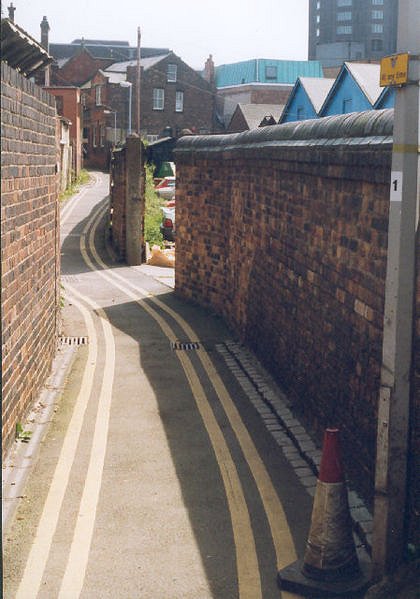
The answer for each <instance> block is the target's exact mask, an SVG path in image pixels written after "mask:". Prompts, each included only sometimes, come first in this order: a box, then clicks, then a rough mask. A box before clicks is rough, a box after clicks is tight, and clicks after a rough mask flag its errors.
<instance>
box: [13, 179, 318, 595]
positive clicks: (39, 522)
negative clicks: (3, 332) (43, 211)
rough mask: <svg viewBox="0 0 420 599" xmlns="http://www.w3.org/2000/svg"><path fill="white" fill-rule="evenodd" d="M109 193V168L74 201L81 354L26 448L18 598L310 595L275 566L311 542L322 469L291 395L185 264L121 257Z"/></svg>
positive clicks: (73, 329)
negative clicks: (300, 441)
mask: <svg viewBox="0 0 420 599" xmlns="http://www.w3.org/2000/svg"><path fill="white" fill-rule="evenodd" d="M107 193H108V177H107V176H106V175H103V174H100V173H95V174H94V178H93V182H92V183H91V184H89V185H88V186H87V187H85V188H83V190H82V191H81V192H80V193H79V194H78V195H77V196H75V197H74V198H72V199H71V200H70V201H69V202H68V203H67V204H66V205H65V206H64V208H63V210H62V284H63V287H64V290H63V294H64V298H65V306H64V309H63V339H62V342H63V347H62V350H60V351H61V352H62V353H64V354H65V355H66V356H67V360H68V362H69V364H70V366H69V369H68V371H67V375H66V378H65V380H64V381H63V383H62V384H61V385H58V386H59V387H62V389H61V392H60V393H59V394H58V396H57V398H56V400H55V403H54V404H53V409H52V410H51V416H50V417H48V419H51V422H50V424H49V427H48V430H47V432H46V433H45V435H44V436H43V438H42V440H41V442H40V443H39V446H37V445H36V443H35V440H34V439H33V440H31V441H30V443H29V444H28V445H27V446H26V447H25V451H26V457H25V459H26V460H29V461H30V462H31V465H30V468H29V470H30V475H29V476H28V479H27V481H26V483H25V486H24V487H22V490H21V492H20V494H19V495H18V497H17V498H15V500H14V501H15V502H16V503H17V508H16V510H15V511H14V513H13V514H11V516H10V518H9V521H8V523H7V524H6V528H5V538H4V596H5V597H6V598H9V599H12V598H16V599H52V598H56V597H58V598H60V599H77V598H79V597H82V598H84V599H90V598H99V599H106V598H113V599H207V598H209V599H210V598H212V599H236V598H239V599H274V598H279V597H283V598H288V599H290V598H292V597H296V595H292V594H290V593H286V592H283V593H282V594H281V593H280V591H279V590H278V588H277V583H276V575H277V571H278V569H279V568H281V567H284V566H286V565H288V564H289V563H291V562H292V561H294V560H295V559H296V556H297V555H300V556H301V555H302V553H303V550H304V545H305V541H306V536H307V529H308V525H309V519H310V513H311V509H312V497H311V491H312V490H313V486H314V482H315V480H314V477H313V474H312V472H311V470H310V469H309V468H308V466H307V464H306V463H305V462H302V460H300V458H299V455H298V454H297V451H296V449H295V447H294V445H293V444H292V442H291V440H290V438H289V437H288V436H287V435H286V434H285V432H284V429H282V427H281V425H280V424H279V422H278V419H277V417H276V415H275V412H274V409H273V406H275V405H277V406H278V408H279V409H280V408H281V407H282V406H283V408H284V409H285V410H287V407H286V406H284V405H283V404H282V403H281V402H283V400H284V398H283V399H282V398H281V397H280V396H279V393H278V390H277V388H276V387H275V385H274V383H273V381H272V380H271V379H270V377H269V376H268V375H267V374H266V373H265V372H264V370H263V369H262V368H261V367H260V366H259V365H258V363H257V362H256V360H255V359H254V358H253V356H252V355H251V354H249V353H248V352H247V351H246V350H245V349H244V348H243V347H241V346H240V345H239V344H238V343H237V342H236V340H235V339H234V338H233V336H232V333H231V332H230V331H229V330H227V328H226V327H225V326H224V324H223V323H222V322H221V321H220V320H219V319H218V318H217V317H215V316H214V315H213V314H211V313H209V312H206V311H204V310H203V309H201V308H199V307H197V306H194V305H191V304H188V303H185V302H183V301H182V300H181V299H180V298H179V297H177V296H176V294H175V293H174V292H173V289H172V287H171V284H172V283H171V277H170V275H171V271H168V269H151V268H150V267H147V266H139V267H126V266H123V265H121V264H116V263H113V262H112V260H111V258H110V256H109V254H108V253H107V251H106V247H105V243H104V208H105V206H106V202H107V199H106V197H107ZM69 356H70V359H69V358H68V357H69ZM34 420H36V415H35V417H34ZM34 436H35V435H34ZM38 436H39V435H38ZM16 459H17V458H16ZM299 460H300V461H299ZM16 465H17V462H16ZM12 470H13V469H12ZM16 470H18V468H17V467H16V468H15V471H16ZM9 483H10V485H11V486H16V484H17V483H16V482H13V481H12V482H10V479H9ZM307 490H309V492H307ZM7 491H8V490H7V489H6V494H5V497H6V501H7Z"/></svg>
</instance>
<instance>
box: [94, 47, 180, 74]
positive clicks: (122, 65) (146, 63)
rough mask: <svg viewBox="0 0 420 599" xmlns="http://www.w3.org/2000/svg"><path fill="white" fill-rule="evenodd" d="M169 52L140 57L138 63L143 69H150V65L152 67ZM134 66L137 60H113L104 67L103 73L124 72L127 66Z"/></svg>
mask: <svg viewBox="0 0 420 599" xmlns="http://www.w3.org/2000/svg"><path fill="white" fill-rule="evenodd" d="M169 54H170V53H169V52H168V53H166V54H162V55H160V56H151V57H149V58H141V59H140V65H141V66H142V67H143V69H144V70H145V71H147V69H150V68H151V67H153V66H154V65H155V64H157V63H158V62H160V61H161V60H163V59H164V58H166V57H167V56H169ZM135 66H137V60H126V61H124V62H114V63H113V64H111V65H110V66H109V67H107V68H106V69H105V74H106V73H108V72H112V73H126V72H127V67H135Z"/></svg>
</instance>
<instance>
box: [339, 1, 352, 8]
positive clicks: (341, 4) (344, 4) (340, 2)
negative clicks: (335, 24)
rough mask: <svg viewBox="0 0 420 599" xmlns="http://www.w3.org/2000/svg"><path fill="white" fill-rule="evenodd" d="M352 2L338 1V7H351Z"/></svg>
mask: <svg viewBox="0 0 420 599" xmlns="http://www.w3.org/2000/svg"><path fill="white" fill-rule="evenodd" d="M351 5H352V0H337V6H338V7H340V6H351Z"/></svg>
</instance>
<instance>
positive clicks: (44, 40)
mask: <svg viewBox="0 0 420 599" xmlns="http://www.w3.org/2000/svg"><path fill="white" fill-rule="evenodd" d="M49 30H50V26H49V24H48V21H47V17H44V18H43V19H42V21H41V46H42V47H43V48H44V50H46V51H47V52H48V53H49V52H50V42H49V36H48V32H49ZM44 73H45V76H44V85H45V86H46V87H48V86H49V85H50V67H49V65H48V66H47V67H46V69H45V71H44Z"/></svg>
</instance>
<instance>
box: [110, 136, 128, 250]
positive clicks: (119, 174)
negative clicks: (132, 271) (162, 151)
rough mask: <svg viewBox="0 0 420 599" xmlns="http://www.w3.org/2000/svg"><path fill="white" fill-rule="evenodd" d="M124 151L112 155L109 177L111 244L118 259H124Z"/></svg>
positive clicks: (125, 190) (117, 151)
mask: <svg viewBox="0 0 420 599" xmlns="http://www.w3.org/2000/svg"><path fill="white" fill-rule="evenodd" d="M126 183H127V176H126V150H125V148H122V149H120V150H116V151H115V152H113V153H112V159H111V177H110V200H111V201H110V208H111V211H112V212H111V216H110V222H111V229H110V232H111V242H112V246H113V248H114V250H115V252H116V254H117V256H118V258H119V259H121V260H123V259H124V258H125V245H126V229H125V197H126V192H127V186H126Z"/></svg>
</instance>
